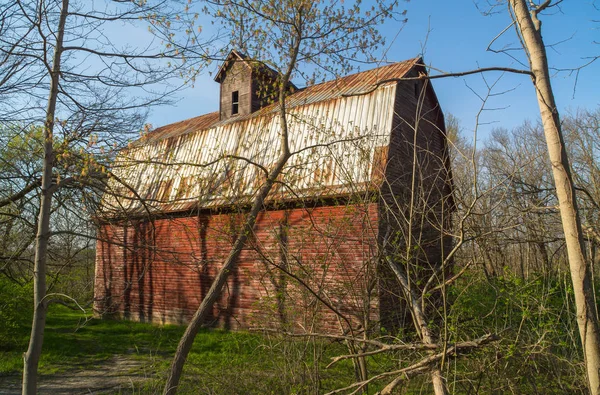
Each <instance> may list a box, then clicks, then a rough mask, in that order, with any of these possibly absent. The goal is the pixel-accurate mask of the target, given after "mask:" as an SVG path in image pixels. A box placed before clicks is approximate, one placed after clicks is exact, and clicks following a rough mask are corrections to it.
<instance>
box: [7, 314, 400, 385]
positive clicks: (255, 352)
mask: <svg viewBox="0 0 600 395" xmlns="http://www.w3.org/2000/svg"><path fill="white" fill-rule="evenodd" d="M183 331H184V328H183V327H180V326H174V325H164V326H157V325H151V324H144V323H136V322H130V321H116V320H99V319H95V318H93V317H91V315H90V314H83V312H77V311H72V310H69V309H67V308H66V307H64V306H60V305H53V306H51V308H50V310H49V313H48V319H47V325H46V331H45V336H44V346H43V353H42V358H41V361H40V367H39V373H40V374H42V375H57V374H62V373H65V372H68V371H70V370H75V369H81V368H85V367H88V368H92V367H93V366H95V365H98V364H101V363H103V362H105V361H106V360H107V359H109V358H110V357H112V356H127V357H130V358H136V359H140V360H142V362H143V364H144V366H145V367H146V368H145V374H146V375H147V376H148V377H149V378H150V380H148V381H146V382H145V383H144V384H142V387H141V388H136V389H135V391H136V392H137V393H157V392H160V389H161V385H162V383H163V380H164V377H165V373H166V372H167V370H168V367H169V364H170V362H171V359H172V356H173V354H174V352H175V349H176V347H177V343H178V341H179V338H180V337H181V335H182V334H183ZM28 336H29V328H28V327H27V326H25V325H22V326H20V327H19V328H18V329H17V330H15V331H14V332H13V335H12V337H13V338H12V339H11V340H12V341H11V342H9V343H11V344H12V346H11V345H10V344H9V345H6V344H5V345H3V346H2V347H0V375H19V374H20V373H21V371H22V353H23V352H24V351H25V349H26V347H27V339H28ZM344 352H347V350H346V349H345V347H344V346H343V345H342V344H339V343H331V342H313V341H309V342H301V341H293V342H292V341H289V340H288V341H284V340H282V338H281V337H278V336H266V335H262V334H256V333H248V332H227V331H223V330H202V331H200V333H199V334H198V335H197V337H196V341H195V342H194V346H193V349H192V351H191V353H190V355H189V356H188V362H187V364H186V367H185V371H184V375H183V381H182V383H181V390H180V393H184V394H185V393H194V394H198V393H206V394H223V393H227V394H284V393H285V394H301V393H322V392H325V391H326V390H328V389H334V388H339V387H341V386H344V385H348V384H350V383H351V382H352V380H353V368H352V364H351V363H350V362H348V361H344V362H342V363H339V364H337V365H335V366H334V367H333V368H330V369H325V368H324V367H325V365H326V364H327V363H328V362H329V360H330V359H329V357H331V356H335V355H339V354H341V353H344ZM380 362H381V361H380ZM387 365H388V364H387V363H386V361H383V363H380V364H379V365H377V366H376V367H375V368H376V370H380V369H385V368H386V367H389V366H387ZM373 389H375V388H373Z"/></svg>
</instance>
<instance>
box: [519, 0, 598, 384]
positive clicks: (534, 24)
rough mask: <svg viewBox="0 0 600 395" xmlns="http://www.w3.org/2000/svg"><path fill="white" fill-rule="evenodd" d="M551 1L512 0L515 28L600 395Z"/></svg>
mask: <svg viewBox="0 0 600 395" xmlns="http://www.w3.org/2000/svg"><path fill="white" fill-rule="evenodd" d="M551 3H552V1H551V0H547V1H545V2H543V3H542V4H540V5H537V4H532V5H530V4H528V3H527V2H526V1H525V0H510V7H511V10H512V12H513V13H514V19H515V24H516V27H517V31H518V34H519V37H520V38H521V40H522V45H523V49H524V51H525V52H526V54H527V57H528V59H529V65H530V68H531V72H532V73H533V76H532V80H533V84H534V87H535V91H536V95H537V99H538V104H539V107H540V115H541V118H542V124H543V126H544V133H545V135H546V143H547V145H548V155H549V157H550V162H551V163H552V173H553V175H554V184H555V186H556V194H557V197H558V203H559V209H560V215H561V220H562V225H563V229H564V234H565V240H566V244H567V253H568V256H569V266H570V268H571V279H572V281H573V289H574V291H575V302H576V306H577V322H578V325H579V335H580V337H581V343H582V345H583V353H584V356H585V363H586V367H587V375H588V381H589V386H590V392H591V393H592V394H599V393H600V333H599V328H598V317H597V314H596V308H595V307H594V306H595V300H594V294H593V287H592V281H591V280H592V278H591V273H590V269H589V265H588V263H587V258H586V251H585V245H584V235H583V232H582V228H581V219H580V217H579V211H578V205H577V199H576V194H575V185H574V183H573V176H572V175H571V165H570V163H569V156H568V153H567V150H566V146H565V142H564V138H563V135H562V130H561V123H560V117H559V114H558V110H557V107H556V103H555V100H554V93H553V91H552V85H551V83H550V72H549V70H548V60H547V56H546V48H545V46H544V41H543V39H542V34H541V27H542V24H541V21H540V20H539V19H538V16H539V14H540V12H542V11H543V10H544V9H545V8H547V7H548V6H550V4H551Z"/></svg>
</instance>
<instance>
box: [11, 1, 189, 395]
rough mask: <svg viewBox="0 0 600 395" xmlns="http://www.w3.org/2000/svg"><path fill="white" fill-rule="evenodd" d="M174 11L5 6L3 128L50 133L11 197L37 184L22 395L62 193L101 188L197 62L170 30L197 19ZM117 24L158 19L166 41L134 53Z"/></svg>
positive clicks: (30, 379)
mask: <svg viewBox="0 0 600 395" xmlns="http://www.w3.org/2000/svg"><path fill="white" fill-rule="evenodd" d="M175 11H176V9H174V8H171V7H170V4H169V3H168V2H141V3H139V4H138V3H127V4H126V3H112V4H106V7H105V6H103V5H100V4H95V5H89V4H87V3H77V2H71V1H69V0H62V1H58V0H48V1H46V0H39V1H16V2H10V3H6V4H3V5H1V6H0V15H2V23H1V24H0V30H1V31H2V38H1V39H0V57H1V60H0V62H1V63H0V67H2V68H3V69H6V71H7V73H6V75H3V80H2V81H1V84H0V85H1V86H0V88H1V89H2V91H3V92H4V93H6V95H4V97H3V99H4V100H3V101H2V102H0V105H1V106H2V109H3V118H2V123H3V126H6V127H12V128H16V127H22V128H28V127H32V126H33V127H39V128H41V129H42V131H43V132H42V141H43V149H42V152H43V154H42V160H41V163H40V164H41V169H40V173H39V174H38V175H36V177H35V178H34V179H33V180H31V183H30V184H25V185H22V189H21V190H17V191H15V192H14V193H13V194H12V195H10V196H8V197H6V199H4V200H5V201H6V202H9V203H12V202H15V201H17V200H19V199H22V198H26V197H27V196H28V195H29V194H30V192H32V191H33V190H34V189H35V188H39V196H40V204H39V206H38V216H37V222H36V227H37V229H36V237H35V239H36V240H35V248H34V251H35V256H34V317H33V325H32V331H31V337H30V344H29V348H28V350H27V353H25V354H24V372H23V393H24V394H33V393H35V392H36V383H37V378H36V376H37V366H38V362H39V358H40V355H41V350H42V343H43V333H44V326H45V321H46V312H47V306H48V302H49V299H50V298H49V295H48V294H47V284H46V277H47V261H48V248H49V239H50V237H51V235H52V234H56V233H60V232H59V231H58V230H59V229H58V228H59V227H54V226H53V224H52V214H53V212H54V210H55V208H56V204H55V203H56V202H55V200H54V199H53V198H54V196H55V195H56V192H57V190H59V189H60V188H66V187H74V186H76V185H79V186H84V185H87V186H90V185H93V184H94V183H95V186H96V187H100V188H102V185H101V184H102V183H101V182H100V183H98V182H96V181H92V180H93V177H92V176H96V177H97V178H96V180H101V179H102V178H105V177H106V172H105V167H104V164H103V163H102V162H103V160H106V159H109V158H110V154H109V152H110V151H111V150H114V149H115V148H118V147H120V146H122V145H123V143H124V141H125V140H126V138H125V136H126V135H127V133H131V132H132V131H135V130H140V129H141V125H142V122H143V119H144V116H145V111H147V106H149V105H153V104H159V103H163V102H165V97H166V95H167V94H168V93H169V92H171V91H172V90H173V89H174V87H175V86H174V85H171V81H173V80H171V77H172V76H173V75H174V73H177V72H179V71H183V70H184V69H183V64H184V63H185V61H186V60H187V59H192V60H193V59H194V56H190V55H189V54H188V53H187V52H186V50H187V49H188V46H189V45H191V41H192V37H191V35H183V36H182V39H181V41H179V39H176V38H175V37H174V35H172V34H170V33H171V29H174V28H175V26H176V25H177V26H181V25H184V24H186V23H188V22H190V21H191V20H193V19H194V17H193V16H190V15H187V14H186V13H185V12H184V10H181V16H180V17H179V18H176V17H175V16H176V15H175ZM115 22H117V23H124V24H125V25H129V26H130V27H132V28H134V29H136V28H137V29H140V28H142V29H143V27H146V26H145V25H146V23H151V24H152V26H153V33H154V34H155V35H156V37H160V38H162V39H163V40H164V44H161V43H159V42H158V41H157V42H156V43H153V44H151V45H149V46H147V47H145V48H135V49H132V48H131V47H127V46H126V45H121V44H118V45H117V44H114V43H112V42H111V40H110V38H109V37H108V36H109V35H110V34H112V33H111V32H109V31H108V29H107V25H109V24H111V23H112V24H114V23H115ZM171 24H172V25H171ZM122 26H123V25H122ZM149 37H150V39H152V36H151V35H150V36H149ZM163 45H164V46H163ZM195 45H199V44H198V43H195ZM186 55H187V56H188V58H186V57H185V56H186ZM196 59H197V58H196ZM168 60H170V63H169V64H168V63H167V61H168ZM193 63H194V62H192V64H193ZM192 64H188V65H186V67H187V66H191V65H192ZM196 64H197V63H196ZM192 68H193V67H192ZM186 70H187V69H186ZM24 88H25V89H24ZM42 108H45V110H42ZM96 154H98V155H99V156H96ZM61 176H62V177H61ZM53 228H54V229H53Z"/></svg>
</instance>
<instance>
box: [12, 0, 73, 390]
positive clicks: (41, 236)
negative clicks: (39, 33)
mask: <svg viewBox="0 0 600 395" xmlns="http://www.w3.org/2000/svg"><path fill="white" fill-rule="evenodd" d="M68 9H69V0H63V1H62V9H61V12H60V19H59V22H58V31H57V34H56V44H55V47H54V57H53V60H52V62H53V64H52V70H51V72H50V78H51V79H50V94H49V95H48V105H47V108H46V121H45V124H44V162H43V169H42V181H41V199H40V212H39V214H38V228H37V234H36V241H35V258H34V269H33V303H34V310H33V322H32V325H31V335H30V337H29V347H28V349H27V352H26V353H25V354H23V365H24V366H23V389H22V393H23V394H24V395H35V394H36V392H37V369H38V363H39V360H40V355H41V353H42V344H43V342H44V328H45V326H46V311H47V307H48V303H47V301H46V300H45V297H46V258H47V251H48V239H49V237H50V212H51V209H52V193H53V189H54V187H53V185H52V168H53V163H54V147H53V139H54V137H53V132H54V118H55V111H56V101H57V97H58V80H59V76H60V61H61V55H62V46H63V37H64V30H65V23H66V19H67V14H68Z"/></svg>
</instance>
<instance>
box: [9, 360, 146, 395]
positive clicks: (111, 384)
mask: <svg viewBox="0 0 600 395" xmlns="http://www.w3.org/2000/svg"><path fill="white" fill-rule="evenodd" d="M151 374H152V372H151V371H150V370H149V369H148V368H147V367H145V366H144V365H143V363H142V361H139V360H135V359H132V358H127V357H123V356H116V357H113V358H111V359H109V360H107V361H105V362H104V363H102V364H101V365H96V366H94V367H86V368H85V369H76V370H72V371H68V372H63V373H60V374H55V375H48V376H41V377H40V378H39V382H38V394H44V395H46V394H47V395H50V394H52V395H66V394H69V395H70V394H119V393H131V392H136V391H135V390H133V389H134V385H135V384H139V383H141V382H143V381H145V380H148V379H149V378H150V376H151ZM132 390H133V391H132ZM20 393H21V377H20V376H0V395H17V394H20Z"/></svg>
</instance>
